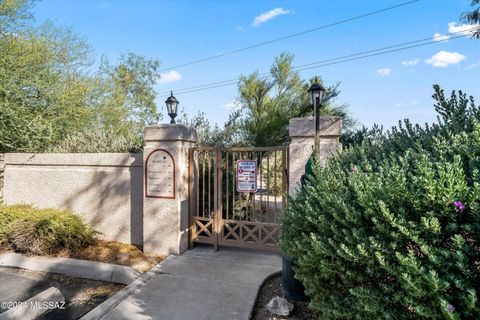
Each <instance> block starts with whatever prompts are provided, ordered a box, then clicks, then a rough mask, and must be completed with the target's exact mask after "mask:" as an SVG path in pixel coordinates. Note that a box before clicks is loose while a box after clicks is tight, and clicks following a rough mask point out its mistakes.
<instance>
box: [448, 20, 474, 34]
mask: <svg viewBox="0 0 480 320" xmlns="http://www.w3.org/2000/svg"><path fill="white" fill-rule="evenodd" d="M475 27H477V28H480V24H461V25H458V26H457V23H456V22H450V23H449V24H448V32H450V33H461V34H464V35H471V34H473V33H474V32H475Z"/></svg>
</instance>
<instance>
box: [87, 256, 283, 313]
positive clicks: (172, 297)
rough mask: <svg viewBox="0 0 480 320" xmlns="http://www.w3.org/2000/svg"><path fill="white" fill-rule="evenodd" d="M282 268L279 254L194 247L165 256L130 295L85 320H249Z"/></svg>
mask: <svg viewBox="0 0 480 320" xmlns="http://www.w3.org/2000/svg"><path fill="white" fill-rule="evenodd" d="M281 267H282V260H281V257H280V255H279V254H273V253H264V252H258V251H250V250H241V249H226V248H221V249H220V251H218V252H216V253H214V252H213V250H212V248H211V247H197V248H195V249H194V250H190V251H187V252H186V253H184V254H182V255H178V256H170V257H168V258H167V259H165V260H164V261H162V262H161V263H160V265H158V266H157V267H156V272H155V273H154V274H153V275H152V276H151V277H150V278H149V279H148V280H147V281H145V283H144V284H143V285H142V286H140V287H138V288H135V289H133V290H131V291H132V292H131V294H129V295H127V296H124V297H122V298H120V299H119V301H118V303H112V302H111V301H110V303H109V301H108V300H107V301H105V302H104V303H105V305H109V304H110V306H109V310H108V311H107V312H105V311H103V312H101V314H98V312H97V313H96V311H95V309H94V310H92V312H90V313H89V314H87V315H86V317H84V319H104V320H107V319H142V320H143V319H145V320H146V319H161V320H163V319H165V320H176V319H178V320H189V319H192V320H194V319H195V320H203V319H205V320H207V319H208V320H214V319H231V320H235V319H238V320H247V319H249V318H250V315H251V312H252V309H253V307H254V305H255V300H256V297H257V293H258V290H259V288H260V286H261V285H262V283H263V281H264V280H265V279H266V278H267V277H268V276H269V275H271V274H273V273H276V272H279V271H281ZM126 289H127V288H126ZM127 290H128V289H127ZM119 293H120V292H119ZM119 293H117V294H119ZM118 296H119V297H120V296H121V294H119V295H118ZM114 297H115V296H113V297H112V298H113V299H115V298H114ZM112 298H110V299H112ZM101 309H102V308H101V305H100V308H99V310H101ZM103 309H105V306H104V308H103Z"/></svg>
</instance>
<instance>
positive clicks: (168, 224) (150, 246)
mask: <svg viewBox="0 0 480 320" xmlns="http://www.w3.org/2000/svg"><path fill="white" fill-rule="evenodd" d="M196 140H197V135H196V132H195V130H193V129H191V128H189V127H186V126H184V125H155V126H148V127H145V147H144V149H143V155H144V161H145V160H146V159H147V157H148V155H149V154H150V153H151V152H153V151H154V150H156V149H163V150H166V151H168V152H169V153H170V154H171V155H172V157H173V159H174V161H175V175H176V177H175V178H176V181H175V186H176V189H175V199H162V198H144V214H143V219H144V251H145V252H155V253H158V254H162V255H169V254H179V253H182V252H183V251H185V250H187V248H188V228H189V222H188V149H189V148H190V147H193V146H194V145H195V141H196Z"/></svg>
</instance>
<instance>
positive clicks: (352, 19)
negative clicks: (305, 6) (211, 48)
mask: <svg viewBox="0 0 480 320" xmlns="http://www.w3.org/2000/svg"><path fill="white" fill-rule="evenodd" d="M418 1H420V0H411V1H407V2H403V3H400V4H398V5H395V6H391V7H387V8H383V9H380V10H377V11H372V12H369V13H365V14H362V15H359V16H355V17H351V18H347V19H343V20H339V21H336V22H332V23H329V24H326V25H322V26H319V27H316V28H313V29H308V30H305V31H301V32H297V33H293V34H289V35H286V36H283V37H280V38H276V39H273V40H268V41H264V42H259V43H256V44H253V45H250V46H247V47H244V48H240V49H235V50H232V51H227V52H223V53H220V54H217V55H214V56H209V57H205V58H201V59H198V60H193V61H190V62H186V63H182V64H177V65H174V66H170V67H166V68H163V69H160V71H166V70H171V69H176V68H181V67H186V66H190V65H192V64H198V63H201V62H205V61H209V60H213V59H218V58H220V57H225V56H229V55H232V54H235V53H239V52H243V51H247V50H250V49H254V48H258V47H261V46H265V45H268V44H272V43H275V42H279V41H283V40H286V39H290V38H295V37H299V36H301V35H304V34H307V33H311V32H314V31H318V30H322V29H326V28H330V27H333V26H336V25H339V24H343V23H347V22H350V21H354V20H358V19H362V18H365V17H369V16H372V15H375V14H378V13H382V12H385V11H389V10H393V9H397V8H400V7H403V6H406V5H410V4H413V3H415V2H418Z"/></svg>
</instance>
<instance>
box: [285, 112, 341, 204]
mask: <svg viewBox="0 0 480 320" xmlns="http://www.w3.org/2000/svg"><path fill="white" fill-rule="evenodd" d="M289 134H290V138H291V142H290V145H289V147H288V152H289V190H288V193H289V194H290V195H293V194H294V193H295V192H296V190H298V188H299V187H300V178H301V177H302V175H303V174H304V173H305V164H306V163H307V161H308V158H310V156H311V155H312V152H313V147H314V144H315V124H314V121H313V117H305V118H293V119H290V124H289ZM341 134H342V119H341V118H340V117H330V116H322V117H320V132H319V134H318V144H319V148H318V150H319V159H320V163H321V164H322V165H323V164H325V162H326V161H327V159H328V158H329V157H331V156H332V155H333V154H334V153H335V152H337V151H338V150H341V148H342V145H341V144H340V142H339V138H340V135H341Z"/></svg>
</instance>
